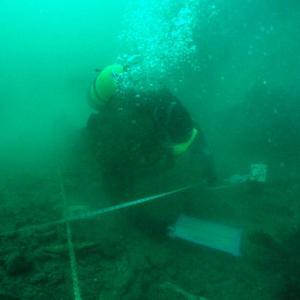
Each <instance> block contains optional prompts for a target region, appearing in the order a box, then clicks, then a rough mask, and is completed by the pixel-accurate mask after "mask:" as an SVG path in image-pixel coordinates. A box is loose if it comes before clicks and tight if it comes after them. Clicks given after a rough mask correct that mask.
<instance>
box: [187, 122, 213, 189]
mask: <svg viewBox="0 0 300 300" xmlns="http://www.w3.org/2000/svg"><path fill="white" fill-rule="evenodd" d="M195 128H196V129H197V130H198V134H197V137H196V138H195V140H194V142H193V144H192V145H191V148H190V158H191V161H192V163H193V164H195V165H196V166H199V169H200V176H201V177H203V179H204V181H206V182H207V183H208V184H214V183H215V182H216V181H217V173H216V168H215V162H214V158H213V155H212V153H211V151H210V149H209V147H208V145H207V142H206V140H205V136H204V134H203V132H202V130H201V129H200V128H199V126H197V125H195Z"/></svg>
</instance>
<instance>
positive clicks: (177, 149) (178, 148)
mask: <svg viewBox="0 0 300 300" xmlns="http://www.w3.org/2000/svg"><path fill="white" fill-rule="evenodd" d="M197 134H198V130H197V129H196V128H193V130H192V132H191V134H190V137H189V139H188V140H187V141H186V142H184V143H180V144H176V145H174V146H172V152H173V154H174V155H175V156H178V155H180V154H183V153H184V152H185V151H186V150H187V149H188V148H189V147H190V146H191V144H192V143H193V141H194V140H195V138H196V136H197Z"/></svg>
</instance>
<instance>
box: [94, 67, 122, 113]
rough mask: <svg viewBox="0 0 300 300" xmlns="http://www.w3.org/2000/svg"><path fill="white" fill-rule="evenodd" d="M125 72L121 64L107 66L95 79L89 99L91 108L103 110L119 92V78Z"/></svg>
mask: <svg viewBox="0 0 300 300" xmlns="http://www.w3.org/2000/svg"><path fill="white" fill-rule="evenodd" d="M123 72H124V67H123V66H122V65H119V64H114V65H110V66H107V67H106V68H104V69H103V70H101V72H100V73H99V74H98V76H97V77H96V78H95V80H94V82H93V84H92V86H91V89H90V93H89V97H88V102H89V104H90V106H91V107H92V108H94V109H96V110H99V109H101V107H102V106H103V105H105V104H106V103H107V102H108V101H109V100H110V99H111V98H112V97H113V96H115V95H116V93H117V92H118V78H119V76H120V75H121V74H122V73H123Z"/></svg>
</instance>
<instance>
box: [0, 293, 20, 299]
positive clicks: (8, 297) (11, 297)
mask: <svg viewBox="0 0 300 300" xmlns="http://www.w3.org/2000/svg"><path fill="white" fill-rule="evenodd" d="M0 299H1V300H21V299H20V298H17V297H15V296H11V295H8V294H6V293H2V292H0Z"/></svg>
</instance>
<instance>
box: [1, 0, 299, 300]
mask: <svg viewBox="0 0 300 300" xmlns="http://www.w3.org/2000/svg"><path fill="white" fill-rule="evenodd" d="M299 37H300V2H299V1H296V0H288V1H284V0H273V1H271V0H261V1H259V0H246V1H237V0H228V1H225V0H216V1H209V0H199V1H196V0H176V1H175V0H161V1H158V0H144V1H142V0H132V1H125V0H119V1H117V0H111V1H109V0H102V1H96V0H88V1H85V2H84V1H76V0H75V1H70V0H66V1H63V2H61V1H60V2H59V1H56V0H53V1H48V0H45V1H37V0H28V1H24V0H16V1H8V0H2V1H1V3H0V41H1V44H0V66H1V72H0V299H4V300H5V299H12V300H14V299H22V300H26V299H91V300H93V299H96V300H98V299H99V300H100V299H101V300H102V299H108V300H110V299H112V300H115V299H125V300H127V299H128V300H130V299H149V300H150V299H161V300H164V299H166V300H167V299H172V300H174V299H175V300H176V299H178V300H179V299H202V298H200V297H204V299H208V300H210V299H212V300H213V299H217V300H223V299H224V300H231V299H239V300H244V299H245V300H246V299H264V300H265V299H280V300H281V299H282V300H286V299H293V300H297V299H300V280H299V278H300V273H299V269H300V268H299V267H300V255H299V251H298V248H299V246H300V242H299V239H300V227H299V226H300V205H299V195H300V176H299V167H300V157H299V150H300V104H299V103H300V102H299V92H300V91H299V84H300V72H299V70H300V58H299V51H300V39H299ZM133 56H136V57H138V63H137V64H136V65H134V66H133V67H132V69H130V70H129V71H128V72H127V73H126V75H125V76H124V81H123V84H124V86H125V87H126V88H127V87H129V88H130V89H131V88H132V89H134V91H135V97H136V98H138V97H140V94H142V92H143V91H145V90H147V91H148V90H149V89H152V88H154V89H155V88H157V86H159V85H161V84H162V85H163V86H166V87H167V88H168V89H169V90H170V91H171V92H172V93H173V94H174V95H176V96H177V97H178V98H179V99H180V100H181V102H182V104H183V105H184V106H185V107H186V108H187V110H188V111H189V112H190V114H191V116H192V118H193V119H194V120H195V121H196V122H197V123H198V124H199V126H200V127H201V129H202V131H203V132H204V134H205V137H206V139H207V143H208V145H209V148H210V151H211V152H212V154H213V157H214V161H215V166H216V171H217V177H218V180H217V182H216V183H215V185H216V186H223V185H226V186H227V185H228V184H229V182H230V180H229V181H228V180H227V179H229V178H231V176H232V175H239V176H241V177H243V176H248V174H249V172H250V169H251V165H252V164H264V165H266V166H267V179H266V182H264V183H253V182H248V181H247V182H244V183H241V184H237V185H234V186H232V187H230V188H226V189H211V187H209V188H208V187H207V186H206V185H205V184H200V185H199V186H196V187H193V188H191V189H188V190H184V191H181V192H179V193H176V194H172V195H169V196H167V197H162V198H157V199H155V201H154V200H153V201H149V202H147V203H144V204H139V205H137V206H131V207H128V208H124V209H123V208H122V209H119V210H116V211H114V212H109V213H106V214H97V217H93V218H88V219H87V218H83V219H82V218H81V217H80V216H82V214H88V213H91V212H94V211H98V210H99V209H102V208H106V207H110V206H112V205H116V204H118V205H119V204H120V203H121V204H122V203H124V202H125V201H131V200H136V199H139V198H143V197H148V196H152V195H156V194H159V193H165V192H168V191H171V190H174V189H178V188H181V187H184V186H186V185H189V184H191V183H192V184H194V183H201V182H202V181H203V178H201V177H197V176H195V174H196V172H195V168H194V167H195V166H192V165H191V164H190V163H189V162H188V158H187V157H188V156H187V155H188V154H186V153H185V154H184V155H182V157H180V158H179V159H177V160H176V162H175V165H174V166H173V168H171V169H168V170H162V169H163V168H162V167H161V166H158V167H157V166H156V167H155V168H153V169H154V170H152V172H149V174H147V175H146V174H144V172H141V173H140V175H139V178H138V179H137V180H136V184H135V185H134V188H133V189H131V190H130V191H126V192H125V191H124V192H120V191H119V190H117V188H114V185H112V186H110V187H112V190H113V193H108V192H107V189H106V188H105V187H104V186H105V182H106V183H107V181H110V180H112V181H114V180H117V179H118V180H119V181H121V182H122V183H123V184H124V185H125V186H126V185H127V184H128V186H129V183H128V182H129V181H130V176H129V174H130V173H131V171H132V169H134V168H135V166H136V165H138V164H131V162H132V161H134V162H136V161H137V160H138V159H139V155H138V154H137V153H138V152H134V153H133V152H132V153H131V151H132V149H135V148H134V147H133V148H132V145H133V144H134V142H133V141H136V140H138V139H139V138H143V139H145V140H147V145H149V149H150V148H151V147H152V146H153V144H155V143H156V139H155V134H154V135H153V139H152V138H149V137H148V136H147V135H145V136H144V135H143V132H142V131H141V130H140V131H138V132H134V133H133V137H134V138H133V140H130V141H128V142H127V141H124V140H123V141H122V139H121V138H120V136H121V133H120V135H119V131H116V130H115V128H117V127H114V126H115V125H112V126H111V127H110V124H109V122H107V123H105V124H103V126H102V125H101V124H100V125H101V126H100V128H101V129H102V128H103V130H104V131H105V130H106V136H107V137H108V139H107V140H105V141H106V142H105V145H106V149H105V151H107V153H111V154H112V157H113V155H115V159H114V163H115V165H116V166H117V168H116V170H118V166H119V165H120V164H123V172H124V170H125V173H121V172H118V171H116V172H115V173H113V174H110V176H111V177H110V178H109V180H108V179H107V178H103V177H105V176H104V175H103V173H102V172H101V167H102V166H101V163H99V161H96V160H95V158H94V156H93V154H95V153H93V151H91V150H90V149H89V148H88V145H87V143H86V139H85V138H83V137H84V132H85V128H86V124H87V122H88V119H89V117H90V116H91V114H93V113H95V112H94V111H93V109H92V108H91V107H90V106H89V105H88V102H87V98H88V94H89V90H90V86H91V84H92V82H93V80H94V78H95V76H97V74H98V73H97V72H98V71H97V70H96V69H103V68H104V67H105V66H107V65H110V64H113V63H120V64H123V65H126V64H127V63H128V62H129V61H130V59H132V57H133ZM120 115H121V116H122V117H123V119H119V120H117V121H114V122H115V123H114V124H117V122H119V125H118V126H119V127H118V128H121V131H122V130H123V129H122V128H123V124H124V131H125V130H127V127H126V125H127V124H132V123H134V122H135V121H136V120H131V119H130V118H128V117H127V118H126V116H125V117H124V115H122V114H120ZM112 119H113V118H112ZM108 120H110V119H108ZM124 120H125V121H124ZM124 122H125V123H124ZM127 122H128V123H127ZM129 128H131V127H129ZM117 141H118V142H117ZM120 141H122V143H121V142H120ZM94 152H97V150H96V151H94ZM125 153H126V155H127V156H126V155H125ZM132 157H134V159H133V158H132ZM127 158H130V159H129V160H128V159H127ZM140 159H141V160H142V158H140ZM102 168H103V167H102ZM127 170H128V172H127ZM102 171H103V170H102ZM147 171H148V169H147ZM145 173H147V172H145ZM120 174H121V175H120ZM127 175H128V176H127ZM235 178H236V177H235ZM114 192H115V193H114ZM66 210H71V211H73V214H74V213H75V215H76V218H77V217H78V216H79V219H80V220H76V221H72V222H71V223H68V224H69V225H66V223H65V222H62V223H60V224H52V225H51V224H50V226H42V227H40V226H39V225H40V224H44V223H48V222H50V223H51V222H55V221H57V220H62V219H64V218H66V214H65V213H66ZM78 214H79V215H78ZM180 214H185V215H188V216H191V217H193V218H198V219H203V220H206V221H208V222H213V223H216V224H220V228H221V227H222V226H223V225H224V226H231V227H233V228H237V229H240V230H241V231H242V237H241V254H242V255H241V256H239V257H234V256H232V255H230V254H229V253H223V252H220V251H216V250H214V249H210V248H206V247H203V246H200V245H198V244H195V243H190V242H188V241H185V240H180V239H176V238H170V237H169V236H168V227H169V226H171V225H174V224H175V222H176V220H177V218H178V216H179V215H180ZM67 216H68V215H67ZM68 226H69V227H68ZM68 228H69V229H70V230H68ZM217 228H219V227H217ZM70 231H71V232H70ZM70 233H71V234H70ZM200 235H201V234H200ZM72 248H73V250H74V252H73V251H72Z"/></svg>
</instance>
